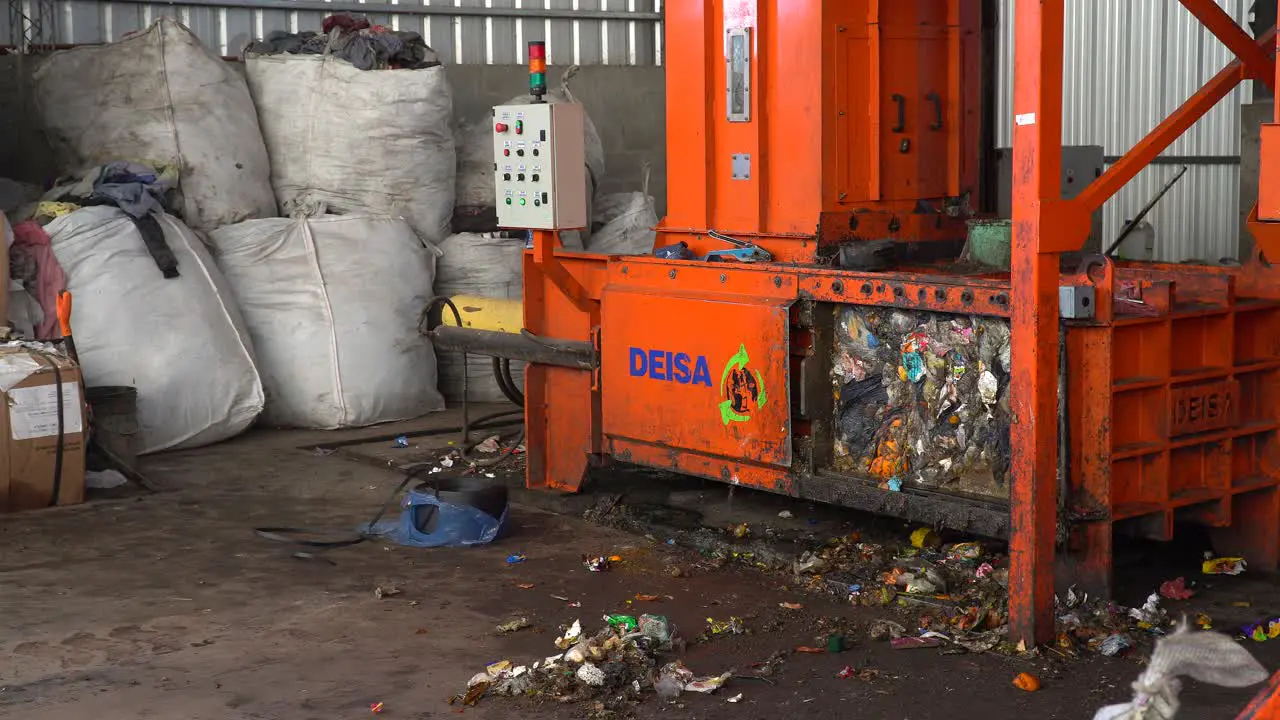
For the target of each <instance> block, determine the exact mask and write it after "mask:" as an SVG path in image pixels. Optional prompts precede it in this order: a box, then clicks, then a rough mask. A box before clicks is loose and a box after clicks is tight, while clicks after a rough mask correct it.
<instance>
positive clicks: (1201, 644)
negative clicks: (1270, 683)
mask: <svg viewBox="0 0 1280 720" xmlns="http://www.w3.org/2000/svg"><path fill="white" fill-rule="evenodd" d="M1184 676H1185V677H1190V678H1192V679H1194V680H1198V681H1200V682H1202V683H1208V684H1210V685H1218V686H1220V687H1230V688H1242V687H1248V686H1250V685H1256V684H1258V683H1260V682H1264V681H1265V680H1266V679H1267V677H1268V674H1267V671H1266V670H1265V669H1263V667H1262V666H1261V665H1260V664H1258V661H1257V660H1255V659H1254V658H1253V656H1252V655H1250V654H1249V651H1248V650H1245V649H1244V648H1243V647H1241V646H1240V645H1237V644H1236V643H1235V642H1233V641H1232V640H1231V639H1230V638H1228V637H1227V636H1226V635H1222V634H1220V633H1214V632H1192V631H1190V630H1189V629H1188V628H1187V627H1186V626H1185V625H1183V626H1180V627H1179V628H1178V630H1177V631H1175V632H1174V633H1173V634H1171V635H1168V636H1167V637H1164V638H1161V639H1160V640H1159V641H1157V642H1156V647H1155V650H1154V651H1153V652H1152V654H1151V661H1150V662H1149V663H1148V664H1147V667H1146V669H1145V670H1143V671H1142V674H1141V675H1139V676H1138V679H1137V680H1136V681H1135V682H1134V683H1133V691H1134V699H1133V700H1132V701H1130V702H1127V703H1123V704H1119V705H1108V706H1107V707H1104V708H1102V709H1101V710H1099V711H1098V712H1097V713H1096V714H1094V716H1093V718H1094V720H1170V719H1171V718H1173V717H1174V716H1176V715H1177V713H1178V710H1179V708H1180V701H1179V699H1178V696H1179V694H1180V693H1181V691H1182V683H1181V681H1180V680H1179V678H1180V677H1184Z"/></svg>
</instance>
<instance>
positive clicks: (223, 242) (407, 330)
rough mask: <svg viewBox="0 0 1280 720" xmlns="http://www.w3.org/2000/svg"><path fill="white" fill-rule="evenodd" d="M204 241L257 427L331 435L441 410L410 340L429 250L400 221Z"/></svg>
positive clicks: (279, 225) (279, 226)
mask: <svg viewBox="0 0 1280 720" xmlns="http://www.w3.org/2000/svg"><path fill="white" fill-rule="evenodd" d="M212 240H213V242H214V244H215V245H216V247H217V248H218V255H217V261H218V265H219V266H220V267H221V268H222V271H223V272H224V273H225V274H226V277H227V281H228V283H229V284H230V286H231V289H232V292H233V293H234V296H235V298H236V300H237V301H238V303H239V306H240V310H241V312H242V313H243V315H244V319H245V324H246V326H247V327H248V329H249V335H250V337H251V338H252V339H253V343H254V347H255V349H256V350H257V356H258V367H259V369H260V371H261V373H262V381H263V385H264V386H265V387H266V395H267V400H266V409H265V410H264V412H263V415H262V419H263V421H264V422H266V423H270V424H272V425H282V426H290V427H305V428H318V429H324V430H332V429H337V428H345V427H359V426H363V425H372V424H374V423H380V422H388V421H392V420H406V419H409V418H414V417H418V416H421V415H425V414H427V413H429V412H433V411H436V410H442V409H443V408H444V399H443V398H442V397H441V396H440V393H439V392H438V391H437V390H436V359H435V352H434V351H433V350H432V348H431V343H430V342H429V341H428V340H427V339H426V338H425V337H423V336H422V334H421V333H420V332H419V331H418V321H419V318H420V317H421V314H422V310H423V308H424V307H425V306H426V304H427V302H428V300H430V295H431V285H432V280H433V278H434V273H435V259H436V256H437V254H438V252H439V251H438V250H436V248H435V247H433V246H424V244H423V243H422V241H421V240H419V239H418V236H417V235H415V234H414V232H413V229H412V228H410V227H409V225H408V223H406V222H405V221H404V220H402V219H400V218H394V217H387V216H375V215H363V214H360V215H342V216H337V215H327V216H317V217H312V218H306V217H299V218H273V219H267V220H251V221H249V222H244V223H240V224H238V225H232V226H229V227H225V228H221V229H219V230H216V231H214V232H213V233H212Z"/></svg>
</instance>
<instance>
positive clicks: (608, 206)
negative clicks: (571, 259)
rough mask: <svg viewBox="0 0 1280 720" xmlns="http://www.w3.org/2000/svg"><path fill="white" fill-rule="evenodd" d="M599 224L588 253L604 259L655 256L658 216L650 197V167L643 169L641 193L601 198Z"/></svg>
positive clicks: (597, 205) (596, 219)
mask: <svg viewBox="0 0 1280 720" xmlns="http://www.w3.org/2000/svg"><path fill="white" fill-rule="evenodd" d="M595 212H596V215H595V218H594V221H595V222H596V224H597V225H598V226H599V225H603V227H600V228H599V229H598V230H596V231H595V232H593V233H592V234H591V240H590V242H588V243H587V252H593V253H600V254H602V255H648V254H649V253H652V252H653V243H654V239H655V238H656V237H657V233H656V232H654V229H653V228H654V227H655V226H656V225H657V224H658V213H657V211H656V210H655V209H654V206H653V197H652V196H650V195H649V166H648V164H646V165H645V166H644V180H643V182H642V184H641V187H640V192H629V193H615V194H612V195H605V196H603V197H601V198H600V199H599V200H598V201H597V202H596V206H595Z"/></svg>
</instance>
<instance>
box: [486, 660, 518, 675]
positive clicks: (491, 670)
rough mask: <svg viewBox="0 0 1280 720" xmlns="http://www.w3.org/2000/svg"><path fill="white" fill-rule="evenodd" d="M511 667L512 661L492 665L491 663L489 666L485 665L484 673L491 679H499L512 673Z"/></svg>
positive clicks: (502, 661) (501, 661) (500, 661)
mask: <svg viewBox="0 0 1280 720" xmlns="http://www.w3.org/2000/svg"><path fill="white" fill-rule="evenodd" d="M511 667H512V666H511V661H510V660H499V661H497V662H492V663H489V664H488V665H485V666H484V671H485V672H486V673H488V674H489V677H491V678H497V677H502V676H503V675H505V674H507V673H508V672H510V671H511Z"/></svg>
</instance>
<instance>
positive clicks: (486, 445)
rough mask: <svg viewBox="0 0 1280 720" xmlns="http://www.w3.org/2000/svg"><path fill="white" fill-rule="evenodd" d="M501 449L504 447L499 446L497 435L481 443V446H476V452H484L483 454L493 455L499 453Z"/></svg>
mask: <svg viewBox="0 0 1280 720" xmlns="http://www.w3.org/2000/svg"><path fill="white" fill-rule="evenodd" d="M501 449H502V446H501V445H499V444H498V436H497V435H491V436H489V437H487V438H485V439H484V442H481V443H480V444H479V445H476V452H482V453H490V454H492V453H496V452H498V451H499V450H501Z"/></svg>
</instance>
